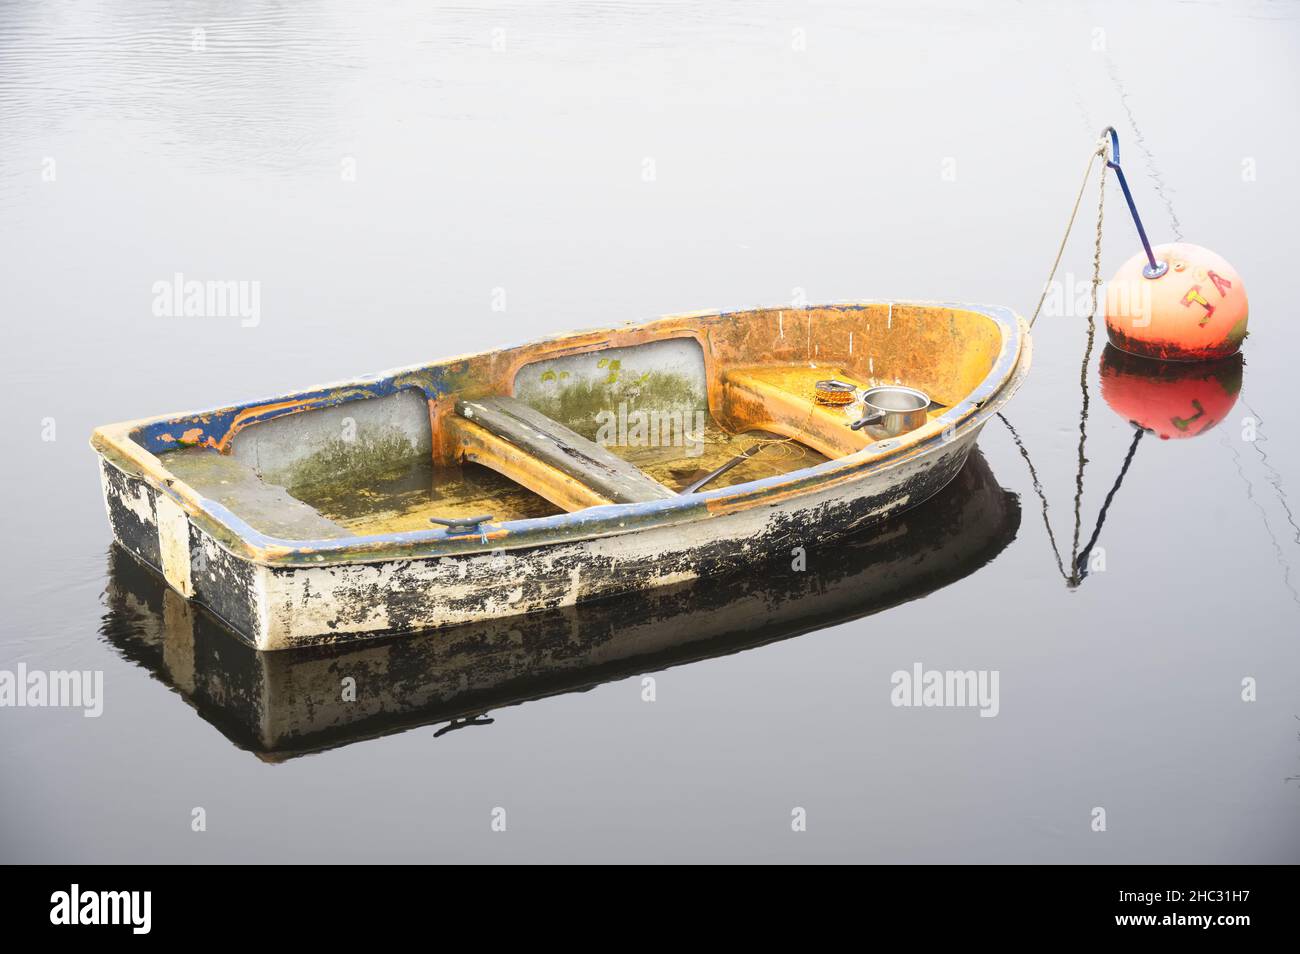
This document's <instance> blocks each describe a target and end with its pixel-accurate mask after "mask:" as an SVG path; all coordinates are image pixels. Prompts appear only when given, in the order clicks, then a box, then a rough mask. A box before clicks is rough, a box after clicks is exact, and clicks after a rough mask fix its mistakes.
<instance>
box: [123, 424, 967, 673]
mask: <svg viewBox="0 0 1300 954" xmlns="http://www.w3.org/2000/svg"><path fill="white" fill-rule="evenodd" d="M979 430H980V426H976V427H973V428H969V429H967V430H965V431H964V432H963V433H961V434H959V435H954V436H953V437H952V439H951V440H949V441H947V442H946V443H944V444H942V445H940V446H939V447H936V448H935V449H934V450H932V451H930V452H928V453H926V454H922V455H918V456H916V457H913V458H911V459H908V460H903V461H900V462H898V463H897V464H895V465H893V466H890V467H886V468H881V469H876V470H873V471H870V472H867V473H864V474H863V475H862V476H861V477H860V478H859V479H857V480H852V481H849V482H847V483H845V484H841V485H839V486H835V487H831V488H827V489H826V490H823V491H820V492H814V493H811V494H806V495H797V496H794V497H791V498H789V499H787V500H785V501H782V502H779V503H776V504H773V505H770V506H766V507H761V508H753V509H744V510H736V511H733V512H730V513H723V514H716V515H714V516H712V517H710V518H709V519H706V520H697V521H690V522H686V523H672V524H666V525H662V526H658V527H648V528H642V529H637V530H635V531H633V532H628V533H623V534H617V535H612V536H601V537H595V538H592V539H586V540H578V541H574V542H569V543H557V544H551V545H545V546H535V547H527V548H522V549H513V550H509V549H497V550H488V551H486V552H480V553H471V554H464V555H459V556H455V557H432V558H427V559H418V558H416V559H394V560H380V561H375V562H366V563H340V564H333V565H327V566H290V567H285V566H268V565H263V564H259V563H256V562H254V561H251V560H246V559H243V558H241V557H238V556H236V555H235V554H233V553H231V552H230V551H229V550H227V549H226V548H224V547H223V546H221V545H220V544H219V543H218V542H217V541H216V540H214V539H213V538H212V537H210V536H209V535H208V534H206V533H205V532H204V531H203V530H202V529H201V528H199V527H198V526H196V525H195V524H194V522H193V521H191V520H190V519H189V518H188V517H187V516H186V514H185V513H184V511H181V510H180V509H179V508H175V507H169V506H168V503H169V501H168V499H167V498H166V497H164V496H161V495H159V494H158V493H157V492H156V491H155V490H154V489H153V488H152V487H151V486H150V484H149V483H148V482H146V481H145V480H143V479H141V478H138V477H133V476H131V475H130V474H127V473H125V472H123V471H121V470H118V469H117V468H116V467H115V466H114V465H113V464H111V463H110V462H108V461H107V460H104V461H102V462H101V467H102V476H103V484H104V497H105V501H106V503H107V507H108V515H109V522H110V524H111V525H112V528H113V533H114V536H115V538H116V539H117V542H118V543H119V544H120V545H121V546H122V547H124V548H125V549H126V550H128V551H129V552H131V553H132V554H134V555H135V556H136V557H137V558H139V559H140V560H142V561H144V562H145V563H147V564H148V565H150V566H151V567H153V568H154V569H156V570H157V571H158V572H160V573H163V574H164V575H166V568H165V562H166V559H167V553H166V551H167V544H166V542H165V541H167V540H168V539H172V540H178V541H181V543H182V544H183V546H184V551H185V553H187V554H188V555H189V559H190V563H191V566H190V571H189V580H190V584H191V586H192V589H193V593H192V595H190V598H191V599H193V600H194V601H195V602H198V603H200V604H201V605H203V606H204V607H206V608H207V609H208V610H209V611H210V612H212V613H214V614H215V615H217V616H218V617H220V618H221V619H222V620H223V621H224V622H225V623H226V624H227V625H228V626H229V627H230V628H231V629H233V630H234V631H235V632H236V633H237V634H239V635H240V636H241V637H242V638H243V639H245V640H247V641H248V642H249V643H251V644H252V645H253V646H255V647H256V648H258V649H262V650H278V649H291V648H295V647H302V646H309V645H321V644H328V643H334V642H338V641H342V640H353V639H358V638H366V637H377V636H383V635H391V634H396V633H409V632H417V631H420V630H426V629H432V628H439V627H444V626H452V625H457V624H462V623H468V622H474V621H479V620H491V619H500V618H503V617H508V616H515V615H520V614H523V613H533V612H539V611H543V610H550V609H556V608H559V607H564V606H570V605H574V604H576V603H580V602H586V601H589V600H595V599H601V598H604V597H608V596H614V595H617V594H620V593H627V592H632V591H637V590H643V589H647V588H650V587H656V586H664V585H669V584H675V583H682V582H686V581H689V580H692V579H695V578H698V577H701V576H707V575H713V574H721V573H728V572H736V571H740V570H743V569H744V568H745V567H746V566H747V565H748V564H750V563H752V562H754V561H755V560H757V559H759V558H767V557H771V556H773V555H779V554H782V553H788V554H789V557H790V564H791V570H790V572H792V573H795V572H800V569H799V567H801V566H802V567H806V566H808V565H809V564H812V563H815V562H816V561H830V560H834V559H835V551H834V549H833V546H828V544H833V541H834V539H835V538H836V537H837V536H840V535H843V534H846V533H850V532H852V531H854V530H856V529H860V528H862V527H864V526H868V525H870V524H871V523H875V522H878V521H881V520H884V519H886V518H887V517H889V516H891V515H893V514H897V513H899V512H901V511H903V510H905V509H907V508H909V507H914V506H917V505H918V504H920V503H922V502H923V501H925V500H926V499H928V498H929V497H931V496H933V495H934V494H935V493H937V492H938V491H939V490H941V489H943V487H944V486H945V485H946V484H947V483H948V482H949V481H950V480H951V479H952V478H953V477H954V476H955V475H956V474H957V472H958V471H960V470H961V468H962V465H963V464H964V463H965V461H966V458H967V455H968V454H969V452H970V450H971V448H972V447H973V446H974V445H975V441H976V438H977V436H978V433H979ZM169 511H171V512H169ZM169 523H170V524H174V525H175V526H170V527H169V526H168V524H169ZM160 541H162V542H160Z"/></svg>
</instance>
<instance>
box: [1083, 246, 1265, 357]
mask: <svg viewBox="0 0 1300 954" xmlns="http://www.w3.org/2000/svg"><path fill="white" fill-rule="evenodd" d="M1152 252H1153V254H1154V256H1155V259H1156V262H1157V263H1163V264H1164V265H1167V266H1168V267H1167V268H1165V269H1164V271H1163V273H1162V274H1161V275H1160V276H1159V277H1158V278H1147V277H1146V275H1145V274H1144V269H1145V270H1146V272H1147V273H1148V274H1149V273H1150V271H1151V270H1150V267H1149V262H1148V259H1147V257H1146V255H1145V254H1144V253H1142V252H1139V253H1138V254H1137V255H1134V256H1133V257H1132V258H1130V259H1129V260H1128V261H1127V262H1125V263H1124V265H1123V267H1121V268H1120V270H1119V271H1118V272H1116V273H1115V277H1114V278H1112V279H1111V280H1110V284H1109V285H1108V286H1107V287H1106V332H1107V334H1109V336H1110V341H1111V344H1113V345H1115V347H1117V348H1120V349H1121V350H1123V351H1127V352H1128V353H1129V354H1135V355H1140V356H1142V357H1145V358H1155V359H1157V360H1160V361H1209V360H1214V359H1216V358H1226V357H1228V356H1229V355H1234V354H1236V353H1237V351H1238V349H1240V348H1241V342H1242V340H1243V339H1244V338H1245V337H1246V319H1247V316H1248V312H1249V308H1248V305H1247V302H1246V289H1245V287H1244V285H1243V284H1242V281H1241V276H1240V275H1238V274H1237V270H1236V269H1235V268H1233V267H1232V266H1231V265H1229V264H1228V263H1227V261H1225V260H1224V259H1223V258H1222V257H1221V256H1219V255H1217V254H1215V253H1214V252H1212V251H1210V250H1209V249H1207V248H1201V246H1199V245H1192V244H1190V243H1188V242H1175V243H1172V244H1169V245H1157V246H1156V247H1155V248H1154V249H1153V250H1152Z"/></svg>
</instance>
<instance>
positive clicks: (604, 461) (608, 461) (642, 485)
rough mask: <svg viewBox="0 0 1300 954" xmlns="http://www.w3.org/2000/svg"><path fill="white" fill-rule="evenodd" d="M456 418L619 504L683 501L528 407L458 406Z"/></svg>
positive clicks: (502, 400) (490, 400) (486, 402)
mask: <svg viewBox="0 0 1300 954" xmlns="http://www.w3.org/2000/svg"><path fill="white" fill-rule="evenodd" d="M456 413H458V414H460V415H461V416H462V417H465V418H468V419H469V420H471V421H473V422H475V423H476V424H478V425H479V426H480V427H482V428H484V429H485V430H487V431H489V432H491V433H492V434H495V435H496V436H497V437H500V438H502V439H504V440H507V441H509V442H510V443H511V444H513V445H514V446H515V447H518V448H519V449H520V450H523V451H525V452H526V453H528V454H529V455H531V456H532V457H535V458H537V459H538V460H540V461H541V462H543V463H545V464H547V465H549V466H551V467H554V468H555V469H556V470H559V471H561V472H563V473H565V474H568V475H569V476H570V477H573V478H574V479H575V480H578V481H579V482H580V483H582V484H585V485H586V486H588V487H590V488H591V489H593V490H595V491H596V492H598V493H599V494H600V495H601V496H603V497H607V498H608V499H610V500H612V501H613V502H615V503H644V502H646V501H650V500H669V499H672V498H675V497H676V496H677V494H676V493H674V492H673V491H672V490H670V489H669V488H667V487H665V486H664V485H663V484H661V483H659V482H658V481H656V480H652V479H651V478H649V477H647V476H646V475H645V474H644V473H642V472H641V470H639V469H638V468H637V467H634V466H633V465H632V464H629V463H628V462H627V461H625V460H623V459H622V458H621V457H618V456H616V455H614V454H611V453H610V452H609V451H607V450H605V448H603V447H601V446H600V445H599V444H596V443H593V442H592V441H589V440H587V439H586V438H585V437H583V436H582V435H581V434H577V433H575V432H573V431H571V430H569V428H567V427H565V426H564V425H563V424H561V423H559V422H558V421H555V420H552V419H551V418H549V417H547V416H546V415H544V414H541V413H540V412H538V411H535V410H533V408H531V407H529V406H528V405H527V404H524V403H523V402H522V401H517V400H515V399H514V398H511V397H504V396H496V397H486V398H476V399H474V400H462V401H458V402H456Z"/></svg>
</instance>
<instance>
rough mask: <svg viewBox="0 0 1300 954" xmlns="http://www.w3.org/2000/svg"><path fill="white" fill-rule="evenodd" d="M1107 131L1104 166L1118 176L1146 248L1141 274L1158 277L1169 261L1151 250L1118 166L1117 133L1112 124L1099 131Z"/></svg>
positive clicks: (1140, 219) (1125, 181)
mask: <svg viewBox="0 0 1300 954" xmlns="http://www.w3.org/2000/svg"><path fill="white" fill-rule="evenodd" d="M1108 133H1109V134H1110V157H1109V158H1108V159H1107V160H1106V166H1107V168H1110V169H1114V170H1115V175H1116V176H1118V177H1119V187H1120V188H1121V189H1123V190H1124V201H1126V202H1127V203H1128V210H1129V213H1130V214H1131V215H1132V216H1133V224H1134V225H1136V226H1137V230H1138V238H1140V239H1141V240H1142V247H1143V248H1144V249H1146V253H1147V262H1148V263H1149V264H1147V265H1144V266H1142V276H1143V277H1144V278H1159V277H1160V276H1161V275H1163V274H1164V273H1165V272H1167V271H1169V263H1168V262H1157V261H1156V256H1155V254H1154V253H1153V252H1152V251H1151V242H1150V241H1149V240H1148V239H1147V230H1146V229H1144V228H1143V227H1142V218H1141V216H1139V215H1138V210H1137V206H1136V205H1134V204H1133V193H1132V192H1130V191H1129V189H1128V180H1127V179H1125V178H1124V170H1123V169H1121V168H1120V167H1119V133H1117V132H1115V127H1114V126H1107V127H1106V128H1105V129H1103V130H1102V131H1101V134H1102V135H1103V136H1105V135H1106V134H1108Z"/></svg>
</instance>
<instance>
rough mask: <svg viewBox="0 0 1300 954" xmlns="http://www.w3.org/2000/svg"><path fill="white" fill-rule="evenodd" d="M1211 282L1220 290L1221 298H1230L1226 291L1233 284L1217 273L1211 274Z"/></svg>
mask: <svg viewBox="0 0 1300 954" xmlns="http://www.w3.org/2000/svg"><path fill="white" fill-rule="evenodd" d="M1210 281H1212V282H1214V287H1215V288H1217V289H1218V290H1219V297H1220V298H1226V297H1228V292H1227V291H1226V289H1228V288H1231V287H1232V282H1230V281H1228V280H1227V279H1226V278H1224V277H1222V276H1221V275H1219V274H1218V273H1217V272H1210Z"/></svg>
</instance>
